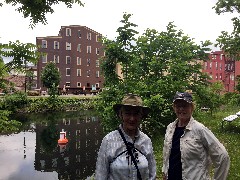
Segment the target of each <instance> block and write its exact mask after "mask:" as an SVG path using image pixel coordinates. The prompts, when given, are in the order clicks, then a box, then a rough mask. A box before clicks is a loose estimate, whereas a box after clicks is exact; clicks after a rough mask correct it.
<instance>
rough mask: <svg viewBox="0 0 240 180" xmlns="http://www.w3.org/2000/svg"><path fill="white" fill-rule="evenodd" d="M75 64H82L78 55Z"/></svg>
mask: <svg viewBox="0 0 240 180" xmlns="http://www.w3.org/2000/svg"><path fill="white" fill-rule="evenodd" d="M77 65H82V59H81V58H80V57H77Z"/></svg>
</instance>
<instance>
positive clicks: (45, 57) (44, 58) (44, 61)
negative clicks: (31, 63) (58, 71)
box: [42, 54, 47, 63]
mask: <svg viewBox="0 0 240 180" xmlns="http://www.w3.org/2000/svg"><path fill="white" fill-rule="evenodd" d="M42 63H47V55H46V54H45V55H43V56H42Z"/></svg>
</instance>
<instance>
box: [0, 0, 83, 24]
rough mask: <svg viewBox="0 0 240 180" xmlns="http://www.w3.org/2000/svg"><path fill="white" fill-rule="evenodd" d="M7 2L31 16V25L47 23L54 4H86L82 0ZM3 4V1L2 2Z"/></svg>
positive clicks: (69, 6)
mask: <svg viewBox="0 0 240 180" xmlns="http://www.w3.org/2000/svg"><path fill="white" fill-rule="evenodd" d="M4 2H5V3H6V4H11V5H12V6H17V9H16V10H17V11H18V12H19V13H23V17H24V18H27V17H30V27H32V28H33V27H35V25H36V24H37V23H39V22H41V23H42V24H47V19H46V17H45V16H46V14H47V13H51V14H52V13H54V10H53V8H52V6H54V5H56V4H59V3H61V2H63V3H65V5H66V6H67V7H68V8H71V7H72V5H73V3H77V4H79V5H80V6H84V4H83V3H82V1H81V0H47V1H46V0H37V1H35V0H27V1H22V0H4ZM0 6H3V3H0Z"/></svg>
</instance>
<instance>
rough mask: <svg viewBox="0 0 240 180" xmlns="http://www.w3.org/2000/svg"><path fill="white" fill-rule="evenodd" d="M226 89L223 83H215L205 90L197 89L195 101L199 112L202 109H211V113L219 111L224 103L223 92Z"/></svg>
mask: <svg viewBox="0 0 240 180" xmlns="http://www.w3.org/2000/svg"><path fill="white" fill-rule="evenodd" d="M223 90H224V87H223V84H222V82H215V83H212V84H210V85H209V86H208V87H205V88H198V89H196V94H194V100H195V102H196V106H197V109H198V110H201V108H203V107H205V108H209V109H210V111H211V113H212V112H213V111H214V110H216V109H218V108H219V107H220V106H221V105H222V104H223V102H224V98H223V95H222V94H221V92H223Z"/></svg>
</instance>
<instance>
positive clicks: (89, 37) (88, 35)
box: [87, 32, 92, 40]
mask: <svg viewBox="0 0 240 180" xmlns="http://www.w3.org/2000/svg"><path fill="white" fill-rule="evenodd" d="M91 39H92V34H91V33H90V32H88V33H87V40H91Z"/></svg>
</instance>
